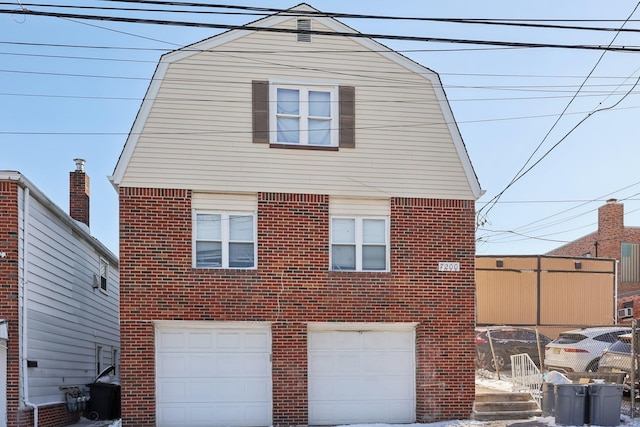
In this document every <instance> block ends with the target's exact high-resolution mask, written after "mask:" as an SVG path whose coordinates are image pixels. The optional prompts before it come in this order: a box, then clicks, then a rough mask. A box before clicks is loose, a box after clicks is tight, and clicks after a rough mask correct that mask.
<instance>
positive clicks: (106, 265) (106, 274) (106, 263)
mask: <svg viewBox="0 0 640 427" xmlns="http://www.w3.org/2000/svg"><path fill="white" fill-rule="evenodd" d="M103 265H104V278H105V283H104V286H105V287H104V288H103V287H102V271H101V270H102V266H103ZM98 281H99V283H98V289H100V292H103V293H105V294H106V293H107V290H108V289H109V261H107V260H106V259H104V258H102V257H100V261H99V264H98Z"/></svg>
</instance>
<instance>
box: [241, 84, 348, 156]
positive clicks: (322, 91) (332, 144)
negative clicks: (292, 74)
mask: <svg viewBox="0 0 640 427" xmlns="http://www.w3.org/2000/svg"><path fill="white" fill-rule="evenodd" d="M252 88H253V89H252V98H253V142H254V143H269V144H270V145H271V147H276V148H312V149H321V150H322V149H324V150H332V151H337V150H338V148H355V88H354V87H353V86H337V85H334V84H322V83H309V84H301V83H287V82H283V83H278V82H268V81H257V80H256V81H253V85H252Z"/></svg>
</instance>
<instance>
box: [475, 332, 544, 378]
mask: <svg viewBox="0 0 640 427" xmlns="http://www.w3.org/2000/svg"><path fill="white" fill-rule="evenodd" d="M489 337H490V338H491V343H492V344H493V352H494V355H495V358H494V357H493V355H492V353H491V343H489ZM538 338H539V340H540V343H539V345H538ZM549 342H551V338H549V337H547V336H546V335H543V334H540V333H538V334H537V336H536V331H535V330H533V329H528V328H517V327H511V326H495V327H494V326H492V327H487V328H476V367H477V368H478V369H488V370H492V371H495V370H496V366H497V368H498V369H499V370H502V369H506V368H508V367H510V366H511V355H515V354H523V353H526V354H528V355H529V357H530V358H531V360H533V362H534V363H535V364H536V366H538V367H540V355H541V354H542V357H544V347H545V345H547V344H548V343H549Z"/></svg>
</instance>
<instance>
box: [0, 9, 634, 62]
mask: <svg viewBox="0 0 640 427" xmlns="http://www.w3.org/2000/svg"><path fill="white" fill-rule="evenodd" d="M2 13H7V14H20V15H34V16H47V17H56V18H66V19H87V20H96V21H111V22H126V23H136V24H154V25H171V26H184V27H198V28H215V29H222V30H243V31H256V32H272V33H289V34H311V35H316V36H330V37H350V38H356V39H358V38H365V39H382V40H403V41H415V42H433V43H454V44H471V45H483V46H504V47H522V48H554V49H577V50H597V51H601V50H606V51H615V52H640V47H629V46H607V47H604V46H598V45H572V44H560V43H527V42H505V41H499V40H473V39H456V38H443V37H423V36H406V35H394V34H382V33H359V32H353V33H351V32H335V31H319V30H298V29H293V28H281V27H261V26H252V25H231V24H213V23H203V22H188V21H168V20H158V19H143V18H126V17H116V16H100V15H82V14H71V13H59V12H44V11H34V10H30V9H25V10H6V9H5V10H1V9H0V14H2ZM638 31H640V30H638Z"/></svg>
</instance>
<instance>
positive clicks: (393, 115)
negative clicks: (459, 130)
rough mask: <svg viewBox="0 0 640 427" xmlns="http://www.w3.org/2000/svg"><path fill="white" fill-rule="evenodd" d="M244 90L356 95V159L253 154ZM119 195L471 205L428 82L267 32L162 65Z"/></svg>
mask: <svg viewBox="0 0 640 427" xmlns="http://www.w3.org/2000/svg"><path fill="white" fill-rule="evenodd" d="M281 25H283V26H286V27H287V28H294V27H295V19H291V20H289V21H287V22H285V23H284V24H281ZM313 28H314V29H316V30H321V31H323V30H325V31H329V29H328V28H326V27H323V26H321V25H319V24H318V23H317V22H315V21H314V24H313ZM339 50H343V51H346V52H339ZM294 52H295V54H293V53H294ZM252 80H277V81H294V82H302V83H305V82H308V83H314V82H315V83H321V84H326V83H330V84H336V85H338V84H339V85H352V86H355V88H356V147H355V149H340V150H339V151H338V152H335V151H333V152H328V151H317V150H302V149H276V148H270V147H269V146H268V144H252V142H251V120H252V117H251V81H252ZM272 131H273V130H272ZM120 185H122V186H131V187H136V186H141V187H149V186H151V187H162V188H189V189H193V190H194V191H235V192H259V191H274V192H298V193H312V194H336V195H340V196H356V195H357V196H359V197H391V196H402V197H433V198H449V199H473V198H474V196H473V190H472V189H471V187H470V185H469V182H468V178H467V175H466V174H465V170H464V167H463V165H462V163H461V161H460V158H459V155H458V152H457V151H456V147H455V146H454V143H453V140H452V137H451V134H450V131H449V128H448V126H447V123H445V118H444V116H443V114H442V111H441V109H440V104H439V103H438V101H437V98H436V94H435V92H434V90H433V88H432V87H431V84H430V82H429V80H427V79H426V78H423V77H421V76H419V75H417V74H415V73H413V72H410V71H409V70H408V69H406V68H405V67H403V66H401V65H399V64H398V63H396V62H394V61H391V60H389V59H387V58H385V57H384V56H383V55H381V54H380V53H377V52H372V51H365V49H364V48H363V46H362V45H361V44H359V43H355V42H354V41H353V40H350V39H347V38H344V37H330V36H316V35H314V36H313V42H312V43H297V42H296V37H295V34H286V33H284V34H281V33H266V32H260V33H251V34H250V35H248V36H246V37H243V38H240V39H237V40H234V41H231V42H229V43H226V44H223V45H222V46H218V47H217V48H216V49H215V50H214V51H209V52H203V53H198V54H195V55H192V56H189V57H186V58H184V59H182V60H179V61H177V62H174V63H170V64H169V66H168V70H167V72H166V75H165V77H164V80H163V82H162V84H161V87H160V89H159V91H158V94H157V96H156V99H155V102H154V103H153V106H152V108H151V110H150V111H149V114H148V118H147V121H146V124H145V127H144V129H143V131H142V135H141V136H140V138H139V140H138V141H137V145H136V148H135V151H134V152H133V154H132V156H131V159H130V162H129V164H128V167H127V169H126V172H125V173H124V175H123V178H122V181H121V183H120Z"/></svg>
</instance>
